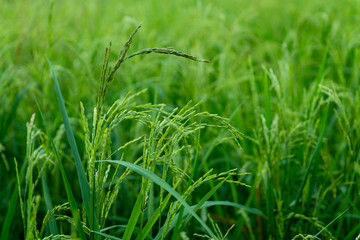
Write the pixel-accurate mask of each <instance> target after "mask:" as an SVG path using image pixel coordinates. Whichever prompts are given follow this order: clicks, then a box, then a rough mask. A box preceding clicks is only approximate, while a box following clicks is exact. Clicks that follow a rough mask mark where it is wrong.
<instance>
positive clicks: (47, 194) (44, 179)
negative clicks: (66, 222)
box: [41, 172, 59, 235]
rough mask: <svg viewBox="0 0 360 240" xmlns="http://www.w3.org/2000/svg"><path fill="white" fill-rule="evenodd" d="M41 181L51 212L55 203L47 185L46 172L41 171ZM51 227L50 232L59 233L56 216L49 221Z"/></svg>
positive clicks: (47, 205)
mask: <svg viewBox="0 0 360 240" xmlns="http://www.w3.org/2000/svg"><path fill="white" fill-rule="evenodd" d="M41 183H42V189H43V192H44V200H45V205H46V210H48V211H49V212H51V210H52V209H53V203H52V199H51V195H50V192H49V187H48V185H47V182H46V178H45V174H44V172H42V173H41ZM49 228H50V233H51V234H52V235H58V234H59V231H58V227H57V225H56V221H55V218H54V217H51V219H50V221H49Z"/></svg>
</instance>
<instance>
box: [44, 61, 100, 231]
mask: <svg viewBox="0 0 360 240" xmlns="http://www.w3.org/2000/svg"><path fill="white" fill-rule="evenodd" d="M47 61H48V63H49V66H50V69H51V72H52V75H53V80H54V84H55V91H56V96H57V99H58V102H59V106H60V111H61V115H62V118H63V121H64V126H65V131H66V135H67V138H68V141H69V144H70V147H71V152H72V154H73V156H74V160H75V165H76V171H77V174H78V178H79V183H80V189H81V195H82V199H83V203H84V205H85V211H86V215H87V218H88V221H89V226H90V228H91V227H94V226H95V229H94V230H98V224H97V223H96V217H95V218H93V209H92V208H91V207H90V206H91V205H90V199H91V198H90V197H91V196H90V186H89V183H88V181H87V179H86V175H85V171H84V167H83V165H82V163H81V159H80V154H79V151H78V148H77V145H76V141H75V137H74V133H73V131H72V128H71V125H70V121H69V117H68V114H67V111H66V107H65V104H64V100H63V97H62V94H61V90H60V85H59V82H58V80H57V77H56V74H55V70H54V68H53V66H52V64H51V62H50V60H49V59H47Z"/></svg>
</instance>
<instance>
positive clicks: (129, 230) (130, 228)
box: [123, 191, 144, 240]
mask: <svg viewBox="0 0 360 240" xmlns="http://www.w3.org/2000/svg"><path fill="white" fill-rule="evenodd" d="M143 198H144V195H143V191H140V194H139V196H138V197H137V199H136V202H135V206H134V208H133V210H132V212H131V216H130V219H129V222H128V225H127V227H126V229H125V233H124V236H123V239H124V240H130V239H131V235H132V233H133V231H134V229H135V225H136V223H137V220H138V219H139V215H140V213H141V204H142V202H143Z"/></svg>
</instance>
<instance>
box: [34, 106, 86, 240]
mask: <svg viewBox="0 0 360 240" xmlns="http://www.w3.org/2000/svg"><path fill="white" fill-rule="evenodd" d="M36 105H37V107H38V110H39V114H40V117H41V119H42V122H43V124H44V127H45V130H46V133H47V135H48V136H49V138H50V142H51V146H52V148H53V150H54V153H55V156H56V159H57V161H58V163H59V168H60V172H61V177H62V179H63V182H64V185H65V191H66V196H67V199H68V201H69V204H70V210H71V214H72V215H73V217H74V220H75V227H76V230H77V232H78V234H79V236H80V238H81V239H84V240H85V239H86V238H85V233H84V229H83V226H82V223H81V219H80V213H79V209H78V207H77V206H76V201H75V197H74V195H73V193H72V190H71V187H70V183H69V180H68V178H67V177H66V173H65V169H64V166H63V165H62V163H61V160H60V157H59V154H58V151H57V149H56V146H55V144H54V140H53V138H52V137H51V135H50V132H49V130H48V127H47V124H46V122H45V118H44V116H43V114H42V111H41V109H40V107H39V105H38V104H37V102H36Z"/></svg>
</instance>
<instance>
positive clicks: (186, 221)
mask: <svg viewBox="0 0 360 240" xmlns="http://www.w3.org/2000/svg"><path fill="white" fill-rule="evenodd" d="M225 181H226V179H224V180H222V181H221V182H219V183H218V184H217V185H216V186H214V187H212V188H211V190H210V191H209V192H208V193H207V194H206V195H205V196H204V197H203V198H202V199H201V200H200V201H199V202H198V204H197V205H196V207H195V209H194V212H196V211H197V210H199V209H200V207H201V206H202V205H203V204H204V203H205V202H206V201H207V200H208V199H209V198H210V197H211V196H212V195H214V193H215V192H216V191H217V190H218V189H219V188H220V187H221V186H222V185H223V184H224V182H225ZM191 217H192V216H191V215H190V216H188V217H187V218H186V220H185V221H184V223H183V226H185V225H186V224H187V223H188V222H189V221H190V219H191ZM173 227H174V222H173V223H172V224H171V226H170V227H169V229H168V230H167V232H166V234H165V236H166V235H167V234H168V232H169V231H170V230H171V229H172V228H173ZM163 231H164V227H162V228H161V229H160V231H159V233H158V234H157V235H156V237H155V240H159V239H161V236H162V233H163Z"/></svg>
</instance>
